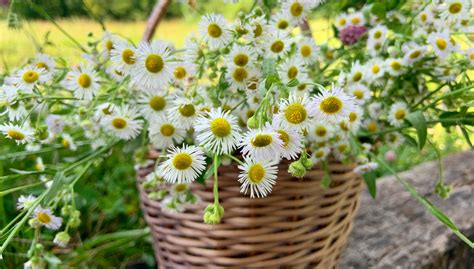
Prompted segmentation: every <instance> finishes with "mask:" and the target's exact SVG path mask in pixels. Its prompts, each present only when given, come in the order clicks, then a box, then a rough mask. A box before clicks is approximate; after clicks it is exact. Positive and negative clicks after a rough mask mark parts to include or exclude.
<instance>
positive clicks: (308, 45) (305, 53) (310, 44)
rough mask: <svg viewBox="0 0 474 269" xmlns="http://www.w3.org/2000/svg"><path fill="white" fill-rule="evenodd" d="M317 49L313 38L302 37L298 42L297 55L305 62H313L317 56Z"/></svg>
mask: <svg viewBox="0 0 474 269" xmlns="http://www.w3.org/2000/svg"><path fill="white" fill-rule="evenodd" d="M318 53H319V49H318V47H317V46H316V43H315V42H314V39H313V38H309V37H304V38H303V39H301V40H300V41H299V42H298V51H297V55H298V56H299V58H300V59H302V60H303V62H304V63H305V64H313V63H314V62H315V61H316V60H317V58H318Z"/></svg>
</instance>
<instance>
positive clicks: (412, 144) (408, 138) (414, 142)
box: [402, 134, 418, 148]
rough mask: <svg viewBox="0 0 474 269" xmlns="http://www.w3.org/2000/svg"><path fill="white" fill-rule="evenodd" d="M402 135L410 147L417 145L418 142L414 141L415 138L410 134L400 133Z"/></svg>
mask: <svg viewBox="0 0 474 269" xmlns="http://www.w3.org/2000/svg"><path fill="white" fill-rule="evenodd" d="M402 135H403V137H404V138H405V144H407V145H409V146H411V147H414V148H417V147H418V143H417V142H416V140H415V139H414V138H413V137H411V136H410V135H407V134H402Z"/></svg>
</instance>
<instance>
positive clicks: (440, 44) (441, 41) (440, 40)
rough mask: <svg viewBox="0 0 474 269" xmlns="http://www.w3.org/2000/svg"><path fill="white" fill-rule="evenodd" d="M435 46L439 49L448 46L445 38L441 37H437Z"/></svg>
mask: <svg viewBox="0 0 474 269" xmlns="http://www.w3.org/2000/svg"><path fill="white" fill-rule="evenodd" d="M436 46H437V47H438V49H440V50H445V49H446V47H447V46H448V42H446V40H444V39H443V38H437V39H436Z"/></svg>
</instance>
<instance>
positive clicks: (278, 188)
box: [138, 163, 362, 269]
mask: <svg viewBox="0 0 474 269" xmlns="http://www.w3.org/2000/svg"><path fill="white" fill-rule="evenodd" d="M287 169H288V165H287V164H281V165H280V167H279V174H278V179H277V184H276V185H275V187H274V189H273V191H272V193H271V194H270V195H269V196H268V197H266V198H263V199H250V198H249V197H246V196H244V195H243V194H241V193H240V192H239V183H238V182H237V175H238V170H237V167H236V166H233V165H232V166H224V167H221V168H220V169H219V196H220V199H221V204H222V206H224V208H225V214H224V218H223V221H222V223H221V224H219V225H214V226H210V225H206V224H204V223H203V221H202V214H203V209H204V207H205V206H207V204H208V203H212V202H213V194H212V180H207V181H206V186H203V185H201V184H197V183H196V184H192V187H191V188H192V189H193V191H194V192H195V193H196V194H198V195H199V196H200V197H201V199H202V203H199V204H198V205H197V206H192V207H188V208H186V211H185V212H184V213H180V214H169V213H167V212H164V211H162V209H161V206H160V203H159V202H158V201H154V200H150V199H148V197H147V192H146V191H145V190H144V189H143V188H142V186H141V184H138V185H139V189H140V199H141V206H142V209H143V211H144V215H145V220H146V222H147V223H148V225H149V226H150V228H151V230H152V234H153V239H154V249H155V254H156V259H157V262H158V265H159V268H173V269H175V268H324V269H327V268H335V267H337V263H338V259H339V256H340V254H341V252H342V250H343V249H344V246H345V244H346V240H347V237H348V235H349V233H350V230H351V225H352V219H353V217H354V214H355V212H356V210H357V208H358V197H359V193H360V191H361V186H362V184H361V182H362V181H361V179H360V177H358V176H356V175H355V174H353V173H352V169H353V167H352V166H347V165H342V164H339V163H331V164H330V169H331V174H332V175H331V179H332V183H331V186H330V188H328V189H321V187H320V180H321V178H322V176H323V172H322V171H321V170H313V171H310V172H309V173H307V176H306V178H304V179H302V180H298V179H295V178H292V177H291V176H290V175H289V174H288V172H287ZM149 171H150V168H148V169H147V168H144V169H142V170H140V171H139V181H140V180H141V179H142V178H143V176H144V175H146V174H147V172H149Z"/></svg>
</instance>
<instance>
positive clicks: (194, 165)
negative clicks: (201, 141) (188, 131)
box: [159, 146, 206, 184]
mask: <svg viewBox="0 0 474 269" xmlns="http://www.w3.org/2000/svg"><path fill="white" fill-rule="evenodd" d="M168 157H169V158H168V159H167V160H166V161H164V162H163V163H161V164H160V166H159V171H160V173H161V174H162V175H163V178H164V179H165V180H166V181H168V182H169V183H173V184H175V183H178V184H181V183H191V182H193V181H194V180H195V179H196V178H197V177H198V176H199V175H200V174H201V172H202V171H204V169H206V161H205V157H204V153H203V152H202V150H201V149H200V148H198V147H196V146H184V147H183V148H176V147H172V148H171V149H169V150H168Z"/></svg>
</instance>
